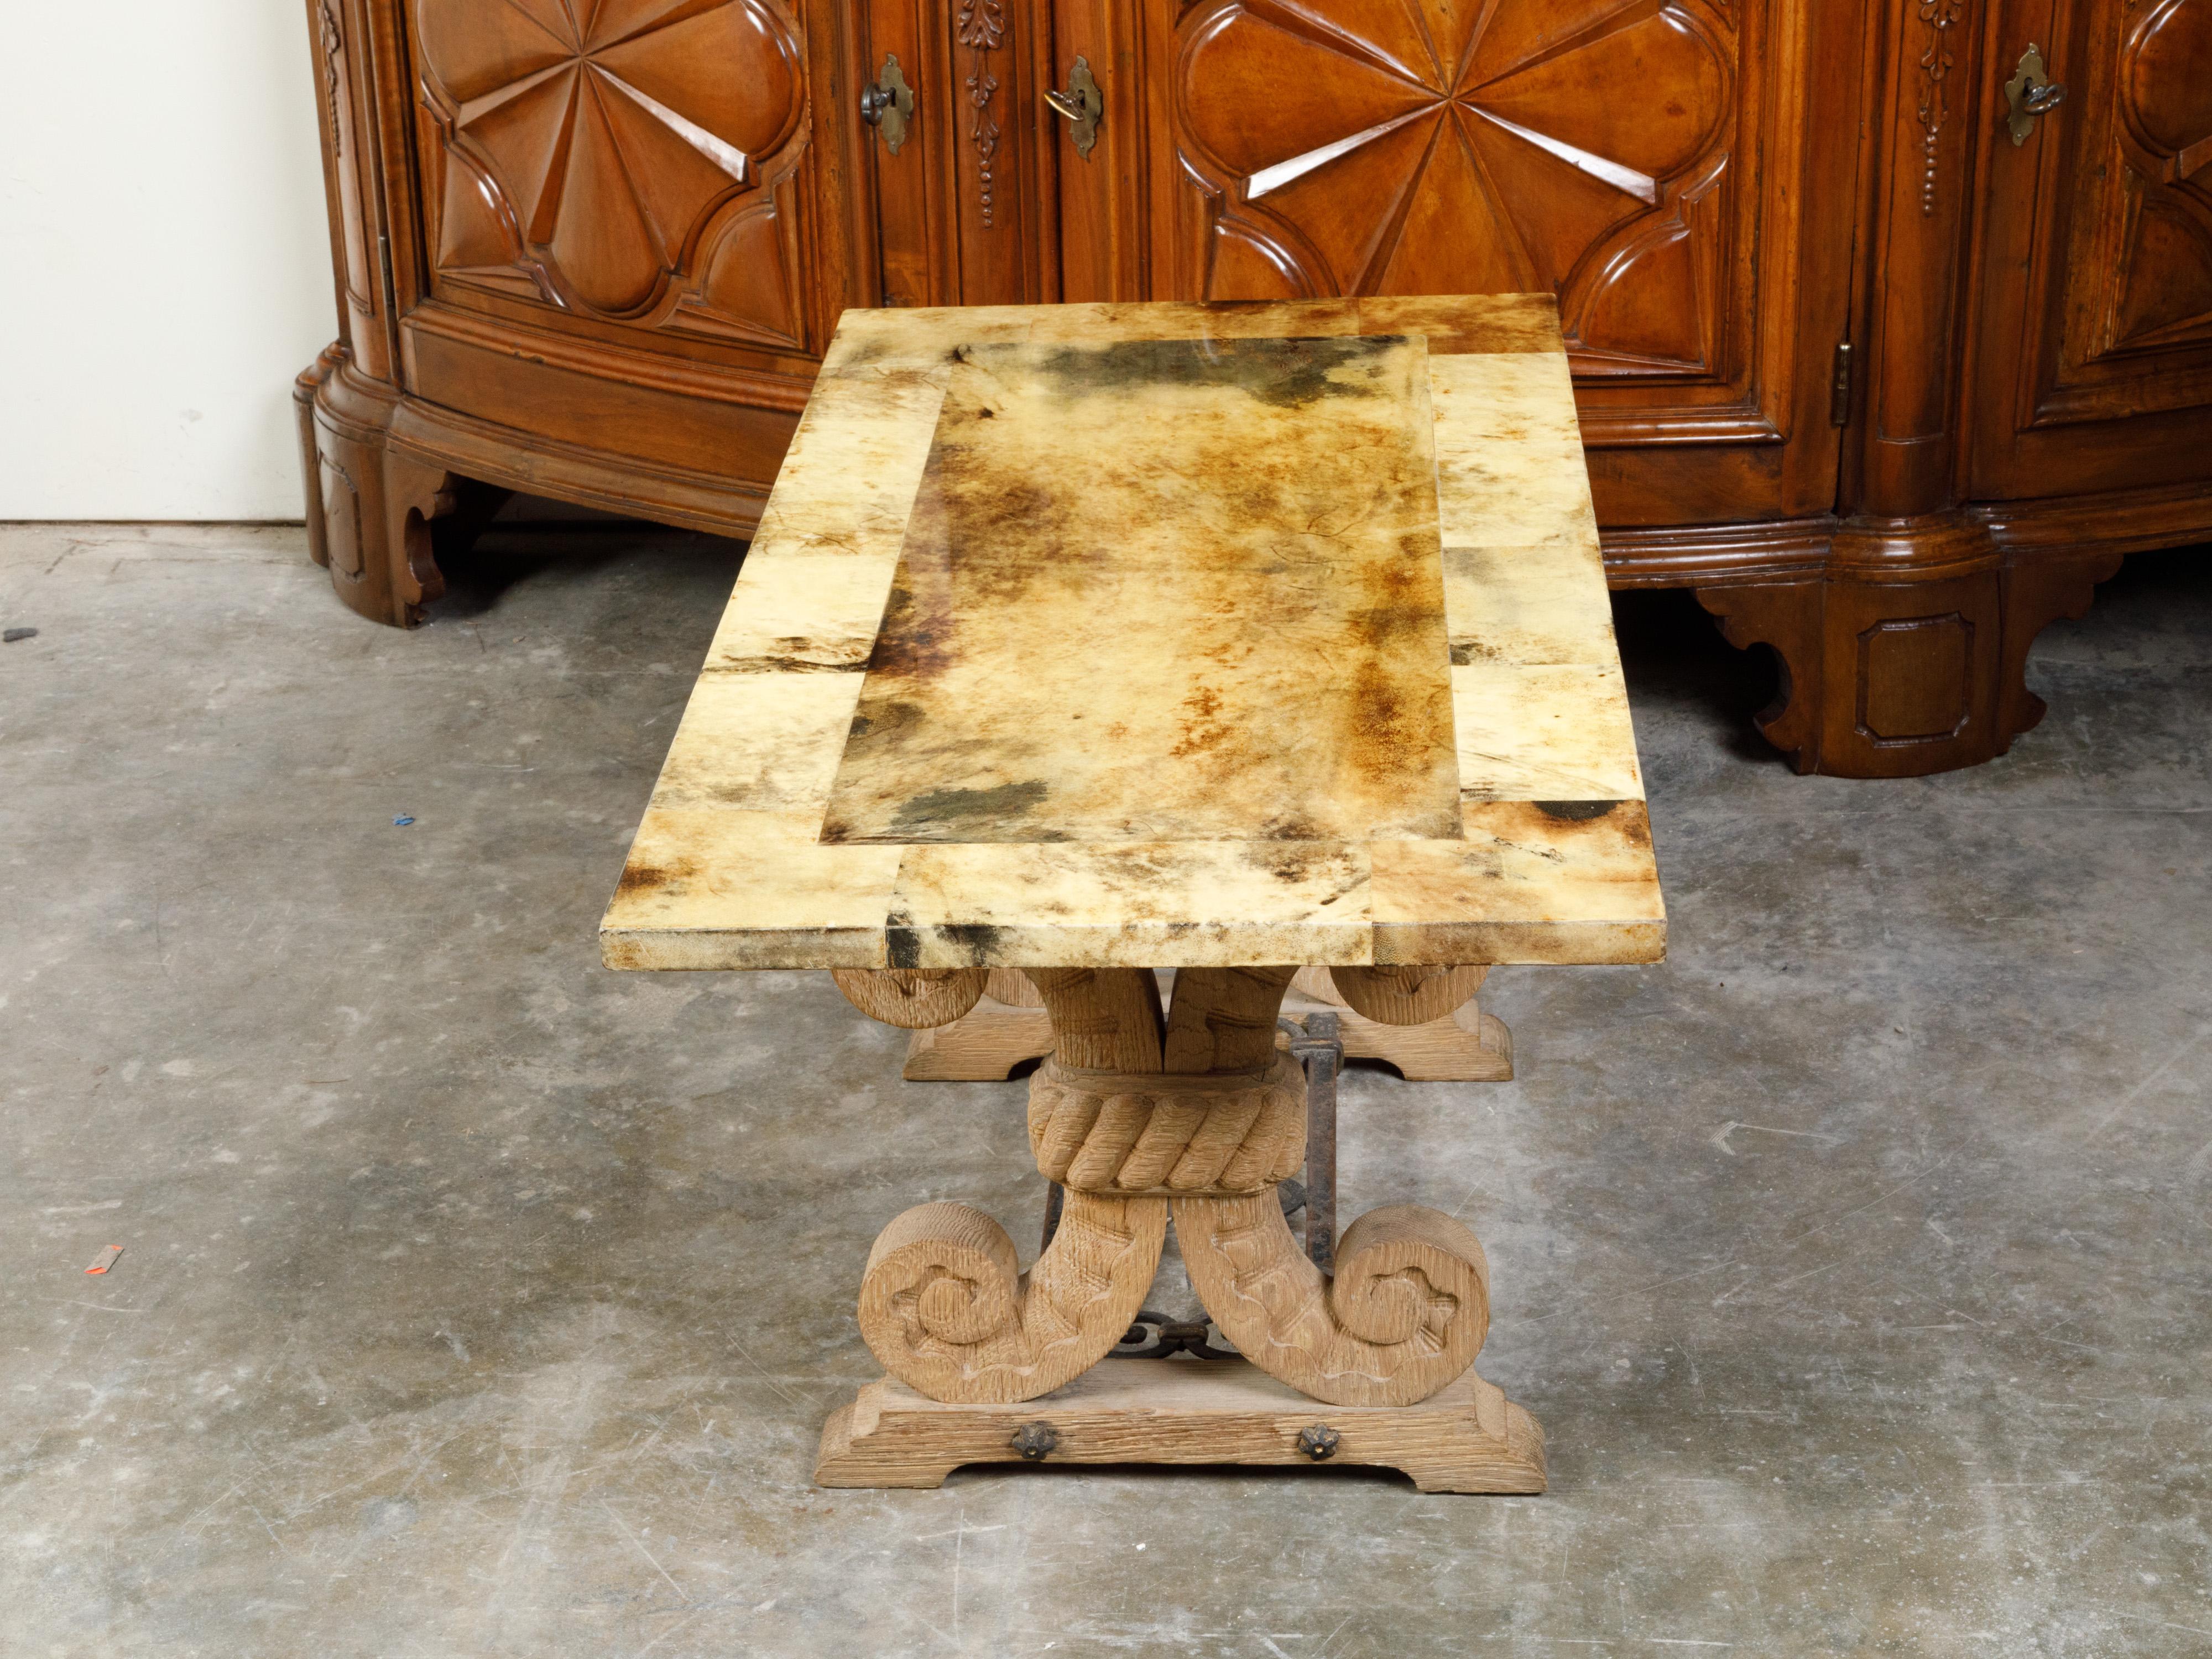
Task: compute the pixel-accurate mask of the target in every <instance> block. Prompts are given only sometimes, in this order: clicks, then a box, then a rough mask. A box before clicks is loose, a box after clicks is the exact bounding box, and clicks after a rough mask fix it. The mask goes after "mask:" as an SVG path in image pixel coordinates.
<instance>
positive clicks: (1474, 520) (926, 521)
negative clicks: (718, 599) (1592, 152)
mask: <svg viewBox="0 0 2212 1659" xmlns="http://www.w3.org/2000/svg"><path fill="white" fill-rule="evenodd" d="M1665 939H1666V923H1665V915H1664V911H1663V908H1662V904H1661V901H1660V895H1659V881H1658V872H1657V870H1656V866H1654V864H1653V861H1652V855H1651V837H1650V823H1649V821H1648V819H1647V817H1646V816H1645V812H1644V787H1643V779H1642V775H1641V773H1640V772H1639V770H1638V766H1637V759H1636V742H1635V734H1634V732H1632V730H1631V727H1630V724H1629V715H1628V702H1627V699H1626V696H1625V695H1624V692H1623V690H1622V685H1621V678H1620V656H1619V653H1618V651H1617V650H1616V648H1615V646H1614V642H1613V628H1612V621H1611V612H1610V611H1609V609H1608V607H1607V600H1606V591H1605V575H1604V571H1603V568H1602V567H1601V562H1600V560H1599V554H1598V540H1597V528H1596V523H1595V519H1594V517H1593V515H1592V513H1591V508H1590V498H1589V482H1588V478H1587V476H1586V474H1585V472H1584V470H1583V456H1582V447H1581V441H1580V437H1579V435H1578V431H1577V426H1576V422H1575V408H1574V399H1573V396H1572V391H1571V386H1570V385H1569V381H1568V375H1567V360H1566V357H1565V353H1564V351H1563V349H1562V348H1561V345H1560V342H1559V328H1558V324H1557V320H1556V316H1555V313H1554V311H1553V305H1552V301H1551V300H1550V299H1549V297H1548V296H1528V295H1507V296H1503V297H1491V298H1474V299H1467V298H1453V299H1392V300H1384V299H1363V300H1322V301H1293V302H1285V303H1279V304H1267V305H1238V306H1208V305H1121V306H1097V305H1090V306H1041V307H994V308H975V309H963V310H937V311H922V310H901V311H854V312H848V313H846V314H845V318H844V320H843V322H842V324H841V325H840V326H839V328H838V331H837V334H836V338H835V340H834V341H833V342H832V343H831V344H830V348H829V353H828V356H826V358H825V359H824V361H823V368H822V374H821V377H820V379H819V380H818V381H817V384H816V386H815V388H814V392H813V395H812V398H811V400H810V401H809V403H808V404H807V407H806V412H805V416H804V417H803V418H802V419H801V421H800V422H799V430H798V435H797V436H796V438H795V439H794V440H793V444H792V447H791V450H790V453H789V454H788V455H787V457H786V459H785V460H784V464H783V469H782V471H781V474H780V475H779V477H777V480H776V484H775V490H774V492H773V494H771V495H770V496H769V501H768V505H767V507H766V508H765V510H764V512H763V515H762V519H761V524H760V529H759V532H758V533H757V536H756V537H755V538H754V541H753V544H752V547H751V550H750V552H749V553H748V554H747V555H746V557H745V561H744V568H743V571H742V573H741V574H740V575H739V577H738V582H737V586H736V588H735V589H734V591H733V592H732V594H731V596H730V605H729V609H728V611H726V613H725V615H724V617H723V618H722V623H721V626H720V630H719V631H718V632H717V634H716V635H715V637H714V644H713V646H712V647H711V648H710V650H709V651H708V657H707V662H706V665H705V667H704V669H703V670H702V672H701V674H700V677H699V682H698V684H697V686H696V689H695V690H694V691H693V693H692V696H691V701H690V706H689V708H687V709H686V711H685V713H684V720H683V723H682V725H681V726H679V728H678V731H677V733H676V737H675V740H674V742H673V743H672V744H671V746H670V749H669V751H668V759H667V763H666V764H665V766H664V767H663V769H662V770H661V774H660V780H659V784H658V786H657V787H655V789H654V791H653V799H652V803H651V805H649V806H648V807H647V811H646V814H645V819H644V822H643V823H641V825H640V826H639V829H638V833H637V838H636V841H635V845H634V846H633V847H632V848H631V850H630V855H629V865H628V867H627V868H626V869H625V870H624V871H623V878H622V884H621V887H620V889H619V890H618V891H617V894H616V896H615V899H614V902H613V903H612V904H611V906H610V907H609V908H608V910H607V913H606V918H605V921H604V923H603V924H602V927H601V942H602V949H603V952H604V955H605V960H606V962H607V963H608V964H609V965H610V966H612V967H617V968H677V969H685V968H692V969H696V968H886V967H890V968H940V967H964V966H988V967H1032V968H1036V967H1109V966H1127V967H1147V968H1149V967H1183V966H1239V965H1260V964H1273V965H1281V964H1286V963H1328V964H1332V965H1354V964H1368V963H1378V964H1407V965H1412V964H1427V965H1445V964H1474V963H1516V962H1525V963H1602V962H1650V961H1655V960H1656V959H1657V958H1658V957H1660V956H1661V955H1662V952H1663V951H1664V947H1665Z"/></svg>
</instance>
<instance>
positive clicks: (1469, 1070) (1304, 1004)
mask: <svg viewBox="0 0 2212 1659" xmlns="http://www.w3.org/2000/svg"><path fill="white" fill-rule="evenodd" d="M1323 1008H1326V1009H1328V1010H1329V1011H1330V1012H1333V1013H1334V1014H1335V1015H1336V1017H1337V1031H1338V1035H1339V1036H1341V1037H1342V1038H1343V1039H1344V1054H1345V1058H1346V1059H1347V1060H1382V1061H1383V1062H1384V1063H1386V1064H1388V1065H1391V1066H1396V1067H1397V1068H1398V1071H1399V1073H1400V1074H1401V1075H1402V1076H1403V1077H1404V1078H1405V1079H1406V1080H1407V1082H1409V1083H1510V1082H1511V1081H1512V1080H1513V1034H1512V1033H1511V1032H1510V1031H1509V1030H1506V1029H1505V1022H1504V1020H1502V1019H1499V1018H1498V1017H1497V1016H1496V1015H1494V1014H1486V1013H1484V1012H1482V1010H1481V1009H1480V1007H1478V1006H1476V1003H1475V1001H1474V1000H1473V999H1470V1000H1468V1001H1466V1002H1463V1003H1462V1004H1461V1005H1460V1006H1458V1007H1456V1008H1455V1009H1454V1010H1452V1012H1449V1014H1446V1015H1445V1016H1444V1017H1443V1018H1442V1019H1432V1020H1431V1021H1429V1022H1428V1023H1427V1024H1425V1025H1385V1024H1382V1023H1381V1022H1379V1021H1377V1020H1372V1019H1370V1018H1367V1016H1366V1015H1364V1014H1363V1013H1360V1012H1358V1011H1357V1010H1356V1009H1354V1008H1352V1006H1350V1005H1349V1004H1347V1003H1346V1001H1345V1000H1344V999H1343V998H1342V997H1340V996H1339V995H1338V994H1336V991H1335V989H1334V987H1332V986H1331V985H1330V983H1329V978H1328V969H1325V968H1302V969H1299V970H1298V975H1297V978H1296V979H1293V980H1292V981H1291V993H1290V994H1289V995H1288V996H1287V997H1285V998H1284V1000H1283V1012H1285V1014H1287V1015H1289V1016H1290V1017H1291V1018H1293V1019H1303V1018H1305V1016H1306V1015H1308V1014H1310V1013H1312V1012H1315V1011H1316V1010H1317V1009H1323ZM908 1064H909V1065H911V1064H912V1062H911V1060H909V1061H908ZM912 1075H914V1073H911V1072H909V1073H908V1076H909V1077H911V1076H912ZM998 1075H1000V1076H1004V1075H1005V1073H998Z"/></svg>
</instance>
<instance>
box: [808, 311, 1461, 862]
mask: <svg viewBox="0 0 2212 1659" xmlns="http://www.w3.org/2000/svg"><path fill="white" fill-rule="evenodd" d="M955 358H956V361H955V363H954V365H953V367H952V368H951V373H950V375H949V378H948V381H947V385H946V390H945V400H944V404H943V406H942V409H941V410H940V412H939V416H938V421H937V431H936V437H935V441H934V442H933V445H932V446H931V449H930V453H929V459H928V462H927V465H926V467H925V469H924V471H923V474H922V479H921V489H920V491H919V493H918V494H917V495H916V497H915V505H914V511H913V514H912V517H911V518H910V519H909V520H908V527H907V533H906V538H905V542H904V544H903V547H902V551H901V556H900V561H899V567H898V574H897V575H896V579H895V580H894V581H893V584H892V586H891V591H890V602H889V604H888V605H887V606H886V608H885V610H884V619H883V624H882V627H881V629H879V631H878V635H877V637H876V641H875V648H874V652H873V653H872V656H871V658H870V659H869V662H868V666H867V674H866V682H865V684H864V685H863V687H862V690H861V693H860V706H859V708H858V710H857V712H856V713H855V714H854V718H853V721H852V726H851V734H850V736H849V737H848V740H847V742H846V745H845V750H844V755H843V757H842V762H841V763H840V764H839V767H838V769H837V773H836V781H835V783H834V785H833V786H832V788H831V791H830V796H829V806H828V811H827V815H826V818H825V821H824V823H823V830H822V839H823V841H824V842H1070V841H1072V842H1131V841H1194V840H1205V841H1239V842H1246V841H1289V842H1363V841H1370V840H1374V839H1377V838H1389V837H1395V838H1401V839H1412V840H1437V839H1443V840H1455V839H1457V838H1458V837H1459V836H1460V834H1461V829H1460V823H1459V800H1460V781H1459V769H1458V764H1457V759H1456V756H1455V751H1454V746H1453V740H1452V704H1451V697H1452V687H1451V647H1450V641H1449V637H1448V634H1447V630H1446V627H1445V621H1444V593H1443V566H1442V563H1441V559H1440V554H1441V544H1440V538H1439V535H1438V529H1437V491H1436V450H1435V444H1434V442H1433V440H1432V435H1431V426H1432V422H1431V415H1430V408H1429V388H1428V363H1427V358H1428V353H1427V349H1426V343H1425V341H1423V340H1421V339H1419V338H1408V337H1403V336H1397V337H1392V336H1366V337H1359V336H1354V337H1340V338H1290V339H1228V340H1120V341H1107V342H1103V343H1049V344H1038V343H1000V344H982V345H973V346H964V347H963V348H961V349H959V350H958V351H957V353H956V354H955Z"/></svg>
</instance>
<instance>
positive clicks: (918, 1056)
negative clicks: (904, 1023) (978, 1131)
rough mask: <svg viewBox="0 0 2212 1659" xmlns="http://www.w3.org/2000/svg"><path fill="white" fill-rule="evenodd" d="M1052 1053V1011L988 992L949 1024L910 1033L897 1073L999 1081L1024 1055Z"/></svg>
mask: <svg viewBox="0 0 2212 1659" xmlns="http://www.w3.org/2000/svg"><path fill="white" fill-rule="evenodd" d="M1051 1052H1052V1016H1051V1015H1049V1014H1048V1013H1046V1012H1045V1011H1044V1010H1043V1009H1042V1008H1009V1007H1008V1006H1006V1004H1005V1003H1003V1002H1000V1001H997V1000H994V999H993V998H991V997H985V998H984V999H983V1000H981V1002H979V1003H977V1004H976V1005H975V1006H974V1007H973V1008H971V1009H969V1011H968V1012H966V1013H964V1014H963V1015H961V1017H960V1018H957V1019H956V1020H954V1021H953V1022H952V1023H951V1024H950V1025H939V1026H936V1027H934V1028H933V1029H932V1030H927V1031H916V1032H915V1034H914V1035H913V1036H912V1037H910V1038H908V1042H907V1047H906V1065H905V1066H904V1067H903V1068H902V1070H901V1072H900V1073H899V1075H900V1076H902V1077H903V1078H905V1079H906V1080H907V1081H908V1082H909V1083H1001V1082H1004V1081H1005V1080H1006V1074H1007V1073H1010V1072H1012V1070H1013V1069H1014V1067H1015V1066H1018V1065H1020V1064H1021V1063H1022V1062H1023V1061H1024V1060H1041V1059H1042V1058H1043V1057H1044V1056H1045V1055H1047V1054H1050V1053H1051Z"/></svg>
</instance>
